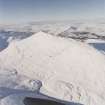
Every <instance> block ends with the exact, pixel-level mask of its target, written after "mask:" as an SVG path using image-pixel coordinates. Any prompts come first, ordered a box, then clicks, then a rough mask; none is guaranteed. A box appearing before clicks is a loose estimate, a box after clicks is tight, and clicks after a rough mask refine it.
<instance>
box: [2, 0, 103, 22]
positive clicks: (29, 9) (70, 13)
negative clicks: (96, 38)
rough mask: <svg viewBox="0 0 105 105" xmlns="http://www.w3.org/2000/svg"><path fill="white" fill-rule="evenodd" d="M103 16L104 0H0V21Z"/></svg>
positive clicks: (94, 17)
mask: <svg viewBox="0 0 105 105" xmlns="http://www.w3.org/2000/svg"><path fill="white" fill-rule="evenodd" d="M97 18H105V0H0V23H1V24H14V23H24V22H30V21H56V20H58V21H64V20H65V21H66V20H79V19H80V20H81V19H89V20H90V19H97Z"/></svg>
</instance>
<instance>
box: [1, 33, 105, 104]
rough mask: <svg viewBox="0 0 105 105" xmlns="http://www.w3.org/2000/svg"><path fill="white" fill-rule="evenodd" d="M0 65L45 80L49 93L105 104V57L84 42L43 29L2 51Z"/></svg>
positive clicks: (42, 90)
mask: <svg viewBox="0 0 105 105" xmlns="http://www.w3.org/2000/svg"><path fill="white" fill-rule="evenodd" d="M0 68H2V69H4V70H5V69H6V70H16V71H17V73H18V74H22V75H26V76H28V77H30V78H33V79H37V80H40V81H42V88H41V90H40V91H41V92H42V93H45V94H48V95H49V96H53V97H56V98H60V99H64V100H68V101H70V100H71V101H74V102H80V103H83V104H85V105H93V104H95V105H99V104H100V103H101V105H104V104H105V87H104V86H105V79H104V78H105V57H104V55H102V54H101V53H99V52H98V51H96V50H95V49H94V48H92V47H90V46H88V45H84V44H83V43H81V42H76V41H74V40H72V39H65V38H61V37H56V36H52V35H50V34H46V33H44V32H39V33H36V34H34V35H32V36H31V37H29V38H26V39H24V40H21V41H18V42H13V43H11V44H10V46H9V47H8V48H7V49H5V50H4V51H2V52H1V53H0ZM7 68H8V69H7ZM99 76H100V77H99ZM100 94H102V95H101V96H100ZM94 97H97V98H94ZM96 103H97V104H96Z"/></svg>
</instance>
